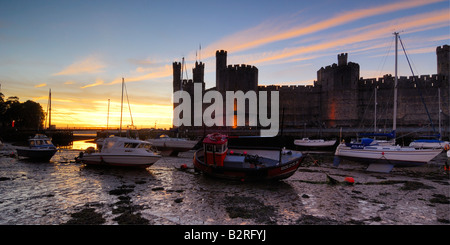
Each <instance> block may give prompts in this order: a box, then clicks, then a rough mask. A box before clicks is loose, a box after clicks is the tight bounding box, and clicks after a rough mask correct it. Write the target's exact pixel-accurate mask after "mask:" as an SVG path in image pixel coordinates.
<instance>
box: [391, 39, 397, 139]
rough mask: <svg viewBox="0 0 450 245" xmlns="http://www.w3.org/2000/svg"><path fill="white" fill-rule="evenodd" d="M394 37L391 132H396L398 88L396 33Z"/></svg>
mask: <svg viewBox="0 0 450 245" xmlns="http://www.w3.org/2000/svg"><path fill="white" fill-rule="evenodd" d="M394 35H395V82H394V112H393V113H394V115H393V122H392V124H393V125H392V130H393V131H394V132H395V130H397V100H398V98H397V87H398V78H397V61H398V59H397V58H398V57H397V54H398V32H394Z"/></svg>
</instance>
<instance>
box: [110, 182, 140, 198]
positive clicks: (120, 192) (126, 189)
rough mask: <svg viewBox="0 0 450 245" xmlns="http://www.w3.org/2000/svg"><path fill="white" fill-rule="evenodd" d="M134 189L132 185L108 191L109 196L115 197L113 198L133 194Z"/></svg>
mask: <svg viewBox="0 0 450 245" xmlns="http://www.w3.org/2000/svg"><path fill="white" fill-rule="evenodd" d="M134 187H135V186H134V185H122V186H119V187H118V188H117V189H114V190H111V191H109V194H110V195H115V196H120V195H125V194H128V193H130V192H133V191H134Z"/></svg>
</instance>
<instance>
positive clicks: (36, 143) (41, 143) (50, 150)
mask: <svg viewBox="0 0 450 245" xmlns="http://www.w3.org/2000/svg"><path fill="white" fill-rule="evenodd" d="M16 151H17V155H18V156H19V157H26V158H29V159H31V160H40V161H47V162H48V161H50V159H51V158H52V157H53V155H55V153H56V152H57V151H58V149H56V147H55V146H54V145H53V143H52V141H51V139H50V138H49V137H47V136H46V135H43V134H36V135H35V136H34V137H33V138H30V139H28V147H17V148H16Z"/></svg>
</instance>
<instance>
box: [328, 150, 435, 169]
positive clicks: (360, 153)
mask: <svg viewBox="0 0 450 245" xmlns="http://www.w3.org/2000/svg"><path fill="white" fill-rule="evenodd" d="M441 152H442V151H441V150H440V149H427V150H413V149H411V150H407V151H402V150H389V149H352V148H351V147H347V146H343V145H339V146H338V148H337V149H336V153H335V155H336V156H338V157H341V158H344V159H348V160H353V161H361V162H367V163H388V164H392V165H394V166H404V167H408V166H420V165H424V164H426V163H428V162H429V161H431V160H432V159H433V158H435V157H436V156H437V155H439V154H440V153H441Z"/></svg>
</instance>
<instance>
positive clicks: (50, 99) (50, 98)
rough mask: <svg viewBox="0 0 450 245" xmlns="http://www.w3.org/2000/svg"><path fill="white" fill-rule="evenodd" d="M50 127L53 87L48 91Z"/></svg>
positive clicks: (49, 122)
mask: <svg viewBox="0 0 450 245" xmlns="http://www.w3.org/2000/svg"><path fill="white" fill-rule="evenodd" d="M48 105H49V107H48V128H50V127H51V126H52V89H50V90H49V91H48Z"/></svg>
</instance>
